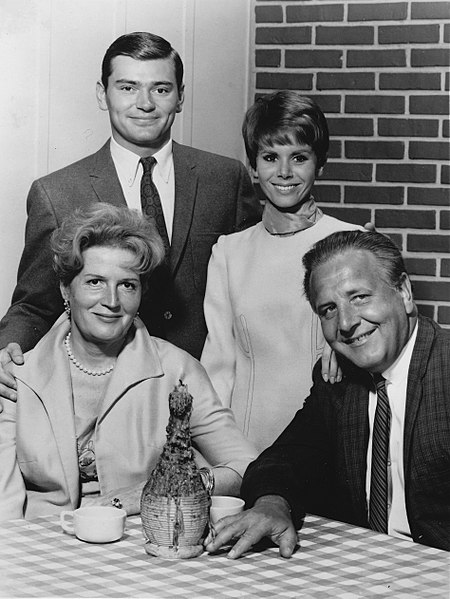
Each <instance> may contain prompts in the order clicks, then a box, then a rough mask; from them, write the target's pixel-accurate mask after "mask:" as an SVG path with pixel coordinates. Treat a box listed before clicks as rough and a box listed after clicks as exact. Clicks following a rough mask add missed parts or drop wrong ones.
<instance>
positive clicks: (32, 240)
mask: <svg viewBox="0 0 450 599" xmlns="http://www.w3.org/2000/svg"><path fill="white" fill-rule="evenodd" d="M97 99H98V104H99V107H100V109H101V110H107V111H108V113H109V119H110V124H111V131H112V137H111V139H110V140H108V141H107V143H106V144H105V145H104V146H103V147H102V148H101V149H100V150H99V151H98V152H96V153H95V154H93V155H92V156H88V157H87V158H84V159H83V160H80V161H78V162H76V163H74V164H71V165H69V166H67V167H65V168H63V169H61V170H59V171H57V172H54V173H51V174H50V175H47V176H45V177H42V178H41V179H38V180H37V181H35V182H34V183H33V185H32V186H31V190H30V193H29V196H28V200H27V209H28V221H27V227H26V239H25V248H24V251H23V255H22V258H21V262H20V266H19V272H18V282H17V286H16V289H15V291H14V295H13V300H12V305H11V307H10V308H9V310H8V312H7V314H6V315H5V317H4V318H3V319H2V321H1V323H0V347H1V348H4V349H2V350H1V351H0V395H2V394H4V395H5V396H7V397H10V398H11V399H13V398H14V392H13V390H12V389H9V390H8V386H9V385H12V386H14V382H13V380H12V377H9V376H8V374H7V373H6V372H5V371H4V370H3V366H5V365H6V364H7V363H8V362H9V361H10V359H11V357H12V356H14V361H16V362H20V361H21V359H22V350H23V351H27V350H29V349H31V348H32V347H33V346H34V345H35V344H36V342H37V341H38V340H39V339H40V338H41V337H42V336H43V335H44V334H45V333H46V332H47V331H48V329H49V328H50V327H51V325H52V324H53V322H54V321H55V320H56V318H57V317H58V315H59V314H60V313H61V312H62V310H63V305H62V301H61V297H60V295H59V291H58V286H57V284H56V279H55V275H54V273H53V270H52V261H51V253H50V247H49V238H50V235H51V233H52V232H53V231H54V230H55V229H56V228H57V227H58V226H59V225H60V224H61V221H62V220H63V218H64V217H65V216H66V215H67V214H70V213H71V212H72V211H73V210H75V209H76V208H81V209H82V208H84V207H87V206H90V205H91V204H92V203H95V202H107V203H111V204H116V205H128V206H129V207H130V208H138V209H140V208H141V180H142V178H143V168H144V165H143V163H141V162H140V160H141V159H142V158H148V157H151V156H152V157H154V158H155V160H156V164H155V165H154V166H153V168H152V172H151V175H150V174H149V175H148V178H147V188H148V185H150V186H152V183H154V185H155V186H156V189H157V192H158V194H159V197H160V201H161V205H162V212H163V217H164V220H163V227H164V225H165V229H166V232H167V245H168V246H169V247H168V251H167V257H166V262H165V264H164V265H163V266H162V267H160V268H159V269H158V271H157V272H155V276H154V277H153V279H152V283H151V285H150V289H149V290H148V292H147V293H146V294H145V296H144V298H143V301H142V305H141V309H140V316H141V318H142V319H143V320H144V322H145V324H146V325H147V327H148V328H149V330H150V332H151V334H153V335H155V336H159V337H163V338H165V339H167V340H169V341H171V342H173V343H174V344H175V345H178V346H179V347H181V348H183V349H186V350H187V351H189V352H190V353H191V354H192V355H193V356H195V357H199V356H200V353H201V350H202V347H203V342H204V338H205V335H206V326H205V322H204V317H203V296H204V289H205V281H206V270H207V264H208V259H209V256H210V253H211V246H212V245H213V244H214V243H215V241H216V239H217V237H218V236H219V235H220V234H222V233H229V232H232V231H235V230H238V229H240V228H245V227H246V226H248V225H251V224H254V222H255V221H256V220H258V218H259V213H260V210H259V205H258V203H257V201H256V199H255V197H254V192H253V187H252V184H251V181H250V178H249V176H248V174H247V171H246V169H245V167H244V166H243V165H242V164H241V163H240V162H238V161H236V160H232V159H229V158H225V157H222V156H217V155H214V154H211V153H208V152H203V151H200V150H196V149H194V148H191V147H188V146H182V145H180V144H177V143H175V142H173V141H172V139H171V127H172V124H173V122H174V119H175V116H176V114H177V113H178V112H181V110H182V107H183V100H184V85H183V63H182V61H181V58H180V56H179V55H178V53H177V52H176V51H175V50H174V49H173V48H172V46H171V45H170V43H169V42H168V41H166V40H164V39H163V38H161V37H158V36H156V35H153V34H151V33H147V32H137V33H130V34H126V35H123V36H121V37H120V38H118V39H117V40H116V41H115V42H113V44H112V45H111V46H110V47H109V49H108V50H107V52H106V54H105V57H104V59H103V63H102V77H101V80H100V81H99V82H98V83H97ZM13 342H14V344H13ZM17 343H18V344H19V346H20V347H18V345H17ZM8 344H9V345H8ZM2 383H3V384H2ZM5 385H6V386H5Z"/></svg>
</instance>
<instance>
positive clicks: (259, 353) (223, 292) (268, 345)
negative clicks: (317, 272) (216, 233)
mask: <svg viewBox="0 0 450 599" xmlns="http://www.w3.org/2000/svg"><path fill="white" fill-rule="evenodd" d="M357 228H360V227H358V226H357V225H353V224H350V223H345V222H343V221H340V220H337V219H335V218H332V217H330V216H326V215H324V216H322V218H321V219H320V220H319V221H318V222H317V223H316V224H315V225H314V226H312V227H310V228H308V229H305V230H304V231H301V232H300V233H297V234H295V235H290V236H277V235H270V234H269V233H268V232H267V231H266V230H265V228H264V225H263V224H262V223H259V224H257V225H255V226H254V227H251V228H249V229H246V230H245V231H242V232H240V233H234V234H231V235H226V236H221V237H220V238H219V241H218V243H217V244H216V245H215V246H214V247H213V253H212V257H211V260H210V263H209V267H208V282H207V288H206V295H205V303H204V311H205V317H206V324H207V327H208V336H207V338H206V342H205V347H204V349H203V354H202V357H201V362H202V364H203V365H204V367H205V368H206V371H207V372H208V374H209V376H210V378H211V381H212V383H213V385H214V387H215V389H216V391H217V393H218V395H219V397H220V399H221V400H222V402H223V404H224V405H225V406H227V407H229V408H231V409H232V410H233V413H234V415H235V418H236V422H237V424H238V426H239V428H240V429H241V430H242V431H243V433H244V434H245V435H246V436H247V437H248V438H249V439H250V441H252V443H254V444H255V445H256V447H257V449H259V450H260V451H261V450H263V449H265V448H266V447H268V446H269V445H271V444H272V443H273V442H274V441H275V439H276V438H277V436H278V435H279V434H280V433H281V432H282V431H283V429H284V428H285V427H286V426H287V425H288V424H289V422H290V421H291V419H292V417H293V416H294V414H295V413H296V411H297V410H298V409H299V408H301V407H302V405H303V400H304V398H305V397H307V396H308V394H309V389H310V387H311V384H312V370H313V367H314V364H315V363H316V361H317V359H318V358H319V356H320V355H321V353H322V350H323V346H324V339H323V335H322V330H321V327H320V323H319V319H318V318H317V316H316V315H315V314H314V313H313V311H312V310H311V307H310V305H309V303H308V301H307V300H306V297H305V295H304V293H303V277H304V270H303V266H302V257H303V255H304V254H305V252H306V251H308V249H310V247H311V246H312V245H313V244H314V243H315V242H316V241H318V240H319V239H323V238H324V237H326V236H327V235H330V234H331V233H334V232H335V231H342V230H346V229H357Z"/></svg>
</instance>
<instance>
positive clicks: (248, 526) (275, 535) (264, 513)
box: [205, 495, 297, 559]
mask: <svg viewBox="0 0 450 599" xmlns="http://www.w3.org/2000/svg"><path fill="white" fill-rule="evenodd" d="M264 537H268V538H269V539H271V541H273V542H274V543H275V544H276V545H278V546H279V548H280V555H281V556H282V557H291V555H292V553H293V552H294V549H295V546H296V544H297V533H296V531H295V528H294V525H293V523H292V519H291V511H290V508H289V504H288V503H287V501H286V500H285V499H284V498H283V497H280V496H279V495H265V496H264V497H260V498H259V499H258V500H257V501H256V503H255V505H254V506H253V507H252V508H251V509H250V510H246V511H244V512H242V513H241V514H238V515H237V516H227V517H226V518H222V519H221V520H219V522H217V524H216V525H215V527H214V532H213V533H211V532H210V534H209V536H208V538H207V539H206V540H205V548H206V550H207V551H209V553H214V552H215V551H218V550H219V549H220V548H221V547H222V546H223V545H227V544H228V543H229V542H230V541H234V540H236V539H237V541H236V543H235V545H234V546H233V547H232V549H231V550H230V551H229V553H228V557H230V558H232V559H235V558H237V557H240V556H241V555H242V554H243V553H245V552H246V551H248V550H249V549H251V547H252V546H253V545H255V544H256V543H258V541H260V540H261V539H262V538H264Z"/></svg>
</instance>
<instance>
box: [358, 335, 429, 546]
mask: <svg viewBox="0 0 450 599" xmlns="http://www.w3.org/2000/svg"><path fill="white" fill-rule="evenodd" d="M416 336H417V324H416V326H415V328H414V331H413V333H412V335H411V337H410V338H409V340H408V342H407V344H406V345H405V347H404V348H403V350H402V352H401V354H400V355H399V357H398V358H397V360H396V361H395V362H394V364H392V366H390V367H389V368H388V369H387V370H385V371H384V372H382V373H381V374H382V375H383V377H384V378H385V379H386V392H387V395H388V399H389V406H390V408H391V431H390V439H389V461H388V470H389V472H388V479H389V496H388V510H389V514H388V534H390V535H392V536H394V537H401V538H404V539H409V540H411V541H412V538H411V531H410V528H409V523H408V516H407V513H406V501H405V474H404V472H405V469H404V460H403V446H404V430H405V408H406V390H407V384H408V371H409V364H410V362H411V355H412V352H413V349H414V344H415V342H416ZM376 405H377V394H376V392H374V391H370V393H369V427H370V435H369V446H368V450H367V475H366V494H367V504H368V505H369V497H370V472H371V466H372V437H373V423H374V419H375V409H376Z"/></svg>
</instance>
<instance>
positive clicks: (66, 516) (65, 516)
mask: <svg viewBox="0 0 450 599" xmlns="http://www.w3.org/2000/svg"><path fill="white" fill-rule="evenodd" d="M69 520H70V521H69ZM59 523H60V524H61V528H62V529H63V530H64V531H65V532H68V533H69V534H70V535H75V530H74V528H73V512H69V511H64V512H61V514H60V516H59Z"/></svg>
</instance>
